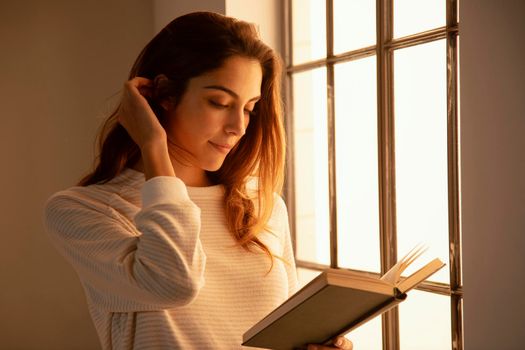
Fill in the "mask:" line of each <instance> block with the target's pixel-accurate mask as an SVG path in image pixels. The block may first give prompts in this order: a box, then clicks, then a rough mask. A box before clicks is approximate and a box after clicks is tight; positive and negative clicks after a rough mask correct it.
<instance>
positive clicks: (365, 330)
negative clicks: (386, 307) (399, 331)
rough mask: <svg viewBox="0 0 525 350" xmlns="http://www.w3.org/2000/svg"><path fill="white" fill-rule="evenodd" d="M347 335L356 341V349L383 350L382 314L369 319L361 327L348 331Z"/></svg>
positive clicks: (353, 341)
mask: <svg viewBox="0 0 525 350" xmlns="http://www.w3.org/2000/svg"><path fill="white" fill-rule="evenodd" d="M345 337H346V338H348V339H350V340H351V341H352V343H354V349H359V350H383V336H382V334H381V316H378V317H376V318H374V319H372V320H370V321H368V322H367V323H365V324H364V325H362V326H361V327H359V328H357V329H355V330H353V331H352V332H350V333H348V334H347V335H346V336H345Z"/></svg>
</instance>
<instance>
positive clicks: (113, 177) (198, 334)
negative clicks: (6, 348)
mask: <svg viewBox="0 0 525 350" xmlns="http://www.w3.org/2000/svg"><path fill="white" fill-rule="evenodd" d="M280 74H281V70H280V60H279V58H278V57H277V55H276V54H275V53H274V51H272V50H271V49H270V48H269V47H268V46H266V45H265V44H263V43H262V42H261V41H260V40H259V39H258V36H257V32H256V30H255V29H254V26H253V25H250V24H248V23H246V22H242V21H238V20H235V19H233V18H229V17H225V16H222V15H218V14H213V13H205V12H200V13H192V14H188V15H185V16H182V17H179V18H177V19H175V20H174V21H172V22H171V23H170V24H168V25H167V26H166V27H165V28H164V29H163V30H162V31H161V32H160V33H159V34H157V36H155V37H154V38H153V40H152V41H151V42H150V43H148V45H147V46H146V47H145V48H144V49H143V50H142V52H141V53H140V55H139V57H138V58H137V60H136V62H135V64H134V65H133V68H132V69H131V72H130V75H129V80H128V81H127V82H126V83H125V85H124V90H123V95H122V99H121V102H120V105H119V107H118V108H117V109H116V111H115V112H114V113H113V114H111V115H110V116H109V118H108V119H107V120H106V122H105V124H104V127H103V129H102V132H101V135H100V154H99V156H98V158H97V162H96V164H95V168H94V170H93V171H92V172H91V173H89V174H88V175H87V176H85V177H84V178H83V179H82V180H81V181H80V183H79V184H78V186H76V187H72V188H70V189H67V190H65V191H61V192H58V193H56V194H55V195H53V196H52V197H51V198H50V199H49V200H48V202H47V204H46V208H45V215H46V225H47V229H48V232H49V235H50V237H51V239H52V241H53V243H54V244H55V246H56V247H57V249H58V250H59V251H60V252H61V253H62V254H63V255H64V256H65V257H66V259H67V260H68V261H69V262H70V263H71V264H72V266H73V267H74V269H75V270H76V272H77V273H78V275H79V278H80V280H81V283H82V285H83V287H84V290H85V294H86V297H87V302H88V305H89V311H90V314H91V317H92V319H93V322H94V324H95V327H96V329H97V332H98V335H99V337H100V341H101V344H102V347H103V349H237V348H241V337H242V334H243V332H244V331H246V330H247V329H249V328H250V327H251V326H252V325H253V324H255V323H256V322H257V321H259V320H260V319H261V318H262V317H264V316H265V315H266V314H267V313H268V312H270V311H271V310H272V309H274V308H275V307H276V306H278V305H279V304H281V303H282V302H283V301H284V300H286V299H287V298H288V297H289V296H290V295H291V294H293V293H294V292H295V290H296V288H297V279H296V271H295V265H294V259H293V253H292V246H291V242H290V235H289V231H288V218H287V211H286V207H285V204H284V202H283V201H282V199H281V198H280V197H279V196H278V195H277V194H276V193H280V190H281V187H282V182H283V172H284V158H285V141H284V132H283V121H282V112H281V104H280V92H279V87H280ZM319 321H320V322H322V320H319ZM337 340H338V341H336V342H335V343H337V345H336V344H334V348H343V349H351V347H352V344H351V342H349V341H347V340H346V339H344V338H340V339H337ZM339 343H340V344H339ZM310 347H314V345H310ZM318 348H319V349H321V348H326V347H322V346H318ZM328 348H330V347H328Z"/></svg>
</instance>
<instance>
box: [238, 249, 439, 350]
mask: <svg viewBox="0 0 525 350" xmlns="http://www.w3.org/2000/svg"><path fill="white" fill-rule="evenodd" d="M423 252H424V249H423V248H421V247H416V248H414V249H412V250H411V251H410V252H409V253H408V254H407V255H406V256H405V257H403V258H402V259H401V260H400V261H399V262H398V263H397V264H396V265H394V266H393V267H392V268H391V269H390V270H389V271H388V272H387V273H385V274H384V275H383V276H382V277H381V278H378V277H376V276H369V275H365V274H363V273H357V272H353V271H348V270H340V269H327V270H325V271H323V272H322V273H321V274H320V275H319V276H317V277H316V278H314V279H313V280H312V281H311V282H310V283H308V284H307V285H306V286H304V287H303V288H302V289H301V290H299V291H298V292H297V293H295V294H294V295H292V296H291V297H290V298H289V299H288V300H286V301H285V302H284V303H283V304H281V305H280V306H279V307H277V308H276V309H275V310H273V311H272V312H271V313H270V314H268V315H267V316H266V317H265V318H263V319H262V320H261V321H259V322H258V323H257V324H255V325H254V326H253V327H252V328H250V329H249V330H248V331H246V333H244V335H243V344H242V345H244V346H253V347H262V348H269V349H283V350H287V349H298V348H299V349H301V348H304V347H305V346H306V345H307V344H330V343H331V341H332V340H333V339H334V338H335V337H337V336H340V335H344V334H346V333H348V332H350V331H351V330H353V329H355V328H357V327H359V326H360V325H362V324H363V323H365V322H367V321H369V320H371V319H372V318H374V317H376V316H378V315H380V314H382V313H383V312H385V311H387V310H389V309H390V308H392V307H394V306H396V305H397V304H399V303H400V302H401V301H403V300H405V298H406V292H408V291H409V290H411V289H412V288H414V287H416V286H417V285H418V284H419V283H421V282H423V281H424V280H425V279H427V278H428V277H430V276H431V275H432V274H434V273H435V272H436V271H438V270H439V269H441V268H442V267H443V266H444V265H445V264H444V263H443V262H442V261H441V260H439V259H437V258H436V259H434V260H432V261H431V262H429V263H428V264H426V265H425V266H423V267H422V268H420V269H419V270H417V271H416V272H414V273H412V274H411V275H410V276H408V277H406V278H401V274H402V273H403V271H404V270H406V268H407V267H408V266H409V265H410V264H412V263H413V262H414V261H415V260H416V259H417V258H418V257H419V256H420V255H421V254H422V253H423Z"/></svg>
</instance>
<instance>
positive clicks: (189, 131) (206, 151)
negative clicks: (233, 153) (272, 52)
mask: <svg viewBox="0 0 525 350" xmlns="http://www.w3.org/2000/svg"><path fill="white" fill-rule="evenodd" d="M261 82H262V70H261V65H260V63H259V62H258V61H257V60H255V59H249V58H245V57H240V56H233V57H230V58H228V59H227V60H226V61H225V62H224V64H223V66H222V67H221V68H219V69H216V70H214V71H211V72H208V73H205V74H203V75H200V76H198V77H195V78H192V79H190V80H189V82H188V86H187V89H186V92H185V93H184V95H183V96H182V98H181V100H180V101H179V103H178V104H177V105H176V107H173V105H172V104H165V108H166V110H167V115H166V117H167V118H166V132H167V134H168V140H169V144H170V154H171V155H172V157H173V158H175V162H174V163H178V164H174V167H175V172H176V173H177V174H178V175H179V173H180V171H184V172H186V173H187V172H188V171H190V172H200V174H198V173H197V174H196V175H195V176H201V175H202V173H203V172H204V171H205V170H208V171H215V170H218V169H219V168H220V167H221V165H222V163H223V162H224V159H225V158H226V156H227V154H228V153H229V152H230V150H231V149H232V147H233V146H235V145H236V144H237V142H239V140H240V138H241V137H242V136H243V135H244V133H245V131H246V128H247V127H248V123H249V122H250V112H251V111H252V110H253V109H254V106H255V103H256V102H257V101H258V100H259V98H260V94H261ZM188 163H189V164H188ZM181 166H182V168H183V169H182V168H181V169H177V167H179V168H180V167H181ZM190 168H191V169H190ZM183 180H184V179H183Z"/></svg>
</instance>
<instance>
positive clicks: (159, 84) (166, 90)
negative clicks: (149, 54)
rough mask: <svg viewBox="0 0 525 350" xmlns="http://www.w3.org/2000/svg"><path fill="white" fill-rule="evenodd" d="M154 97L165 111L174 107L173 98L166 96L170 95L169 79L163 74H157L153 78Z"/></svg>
mask: <svg viewBox="0 0 525 350" xmlns="http://www.w3.org/2000/svg"><path fill="white" fill-rule="evenodd" d="M153 91H154V93H153V94H154V97H155V99H156V100H157V101H159V100H160V102H159V104H160V106H161V107H162V109H164V110H165V111H169V110H171V109H173V108H174V103H173V100H172V99H171V98H170V97H168V96H169V95H170V80H169V79H168V77H166V76H165V75H164V74H159V75H157V76H156V77H155V78H154V79H153Z"/></svg>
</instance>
